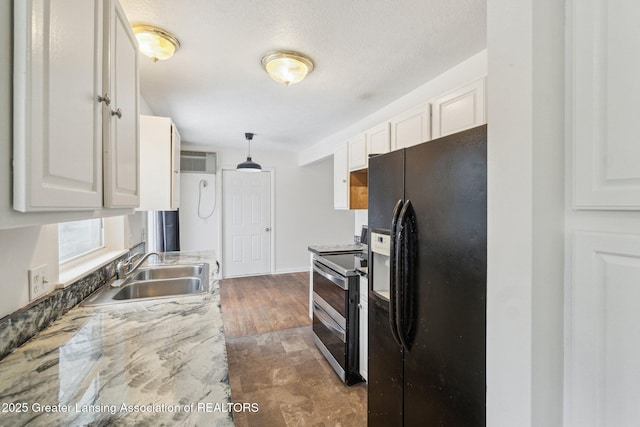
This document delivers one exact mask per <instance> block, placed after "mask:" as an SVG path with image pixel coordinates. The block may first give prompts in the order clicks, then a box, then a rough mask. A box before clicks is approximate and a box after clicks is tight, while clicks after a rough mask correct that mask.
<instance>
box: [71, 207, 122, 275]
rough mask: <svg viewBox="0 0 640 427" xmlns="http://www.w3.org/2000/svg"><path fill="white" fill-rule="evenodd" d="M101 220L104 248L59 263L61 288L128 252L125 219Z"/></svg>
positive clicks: (111, 218) (107, 218) (119, 217)
mask: <svg viewBox="0 0 640 427" xmlns="http://www.w3.org/2000/svg"><path fill="white" fill-rule="evenodd" d="M88 219H90V218H88ZM101 219H102V233H103V238H102V243H103V246H102V247H101V248H96V249H94V250H91V251H89V252H86V253H84V254H82V255H78V256H76V257H74V258H71V259H69V260H66V261H63V262H59V264H58V267H59V269H60V270H59V283H60V285H59V286H60V287H65V286H67V285H69V284H71V283H73V282H74V281H76V280H78V279H79V278H81V277H83V276H85V275H86V274H87V273H90V272H92V271H95V270H96V269H98V268H100V267H102V266H104V265H106V264H108V263H109V262H111V261H113V260H115V259H117V258H119V257H120V256H122V255H124V254H126V253H127V252H128V248H127V247H126V245H125V242H124V240H125V232H124V231H125V217H124V216H116V217H105V218H101ZM58 260H59V256H58Z"/></svg>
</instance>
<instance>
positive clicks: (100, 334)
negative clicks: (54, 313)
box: [0, 252, 233, 426]
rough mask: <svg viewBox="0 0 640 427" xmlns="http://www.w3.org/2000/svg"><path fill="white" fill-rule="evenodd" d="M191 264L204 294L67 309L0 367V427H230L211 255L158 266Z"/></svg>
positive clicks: (171, 258) (169, 259)
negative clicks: (202, 269) (204, 271)
mask: <svg viewBox="0 0 640 427" xmlns="http://www.w3.org/2000/svg"><path fill="white" fill-rule="evenodd" d="M152 260H153V258H152ZM198 262H208V263H209V264H210V266H211V269H210V271H211V280H210V287H209V292H208V293H206V294H200V295H192V296H184V297H176V298H168V299H157V300H147V301H139V302H126V303H119V304H113V305H107V306H100V307H81V306H76V307H75V308H73V309H72V310H70V311H69V312H68V313H67V314H65V315H64V316H62V317H61V318H60V319H58V320H57V321H56V322H54V323H53V324H52V325H51V326H50V327H48V328H46V329H45V330H43V331H42V332H40V333H39V334H38V335H37V336H36V337H34V338H33V339H32V340H31V341H29V342H27V343H26V344H24V345H23V346H22V347H20V348H18V349H17V350H15V351H14V352H13V353H11V354H9V355H8V356H7V357H5V358H4V359H3V360H2V361H0V405H1V406H0V411H1V412H2V414H1V415H0V417H1V418H0V419H1V420H2V422H0V424H2V425H12V426H19V425H26V424H29V425H110V426H111V425H134V424H135V425H149V426H151V425H154V426H155V425H176V424H180V425H207V426H232V425H233V421H232V416H231V412H230V409H231V407H232V405H231V403H230V402H231V392H230V388H229V381H228V370H227V356H226V349H225V340H224V333H223V332H224V331H223V323H222V313H221V311H220V294H219V288H218V282H217V280H216V278H215V277H214V274H213V271H214V269H215V256H214V254H213V253H212V252H193V253H168V254H166V256H165V260H164V261H163V262H161V263H162V264H185V263H198ZM153 263H154V262H151V263H150V264H153Z"/></svg>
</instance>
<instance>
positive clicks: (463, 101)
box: [431, 78, 487, 139]
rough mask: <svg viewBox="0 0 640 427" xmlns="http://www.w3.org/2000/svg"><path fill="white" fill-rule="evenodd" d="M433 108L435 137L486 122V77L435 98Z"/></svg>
mask: <svg viewBox="0 0 640 427" xmlns="http://www.w3.org/2000/svg"><path fill="white" fill-rule="evenodd" d="M432 108H433V121H432V128H431V129H432V137H433V138H434V139H435V138H440V137H442V136H446V135H450V134H452V133H456V132H460V131H462V130H465V129H470V128H473V127H476V126H480V125H483V124H485V123H486V122H487V119H486V113H485V79H484V78H483V79H478V80H476V81H474V82H472V83H469V84H468V85H465V86H463V87H460V88H458V89H455V90H453V91H451V92H449V93H446V94H445V95H443V96H441V97H439V98H437V99H435V100H434V101H433V102H432Z"/></svg>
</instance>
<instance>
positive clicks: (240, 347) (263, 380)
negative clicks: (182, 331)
mask: <svg viewBox="0 0 640 427" xmlns="http://www.w3.org/2000/svg"><path fill="white" fill-rule="evenodd" d="M220 296H221V305H222V316H223V318H224V328H225V337H226V342H227V359H228V361H229V382H230V384H231V398H232V400H233V402H239V403H240V402H241V403H257V404H258V407H259V410H258V411H257V412H238V413H235V414H234V422H235V425H236V426H238V427H245V426H264V427H271V426H273V427H279V426H318V427H323V426H332V427H333V426H342V427H351V426H353V427H359V426H366V424H367V391H366V386H365V385H364V384H360V385H355V386H352V387H346V386H345V385H344V384H343V383H342V382H341V381H340V379H339V378H338V376H337V375H336V374H335V372H334V371H333V370H332V369H331V367H330V366H329V364H328V363H327V361H326V360H325V359H324V358H323V356H322V354H320V352H319V351H318V349H317V348H316V347H315V345H314V343H313V339H312V331H311V319H309V315H308V306H309V302H308V301H309V275H308V274H307V273H292V274H282V275H269V276H256V277H248V278H237V279H224V280H222V281H221V282H220Z"/></svg>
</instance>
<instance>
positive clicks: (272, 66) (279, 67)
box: [262, 50, 313, 86]
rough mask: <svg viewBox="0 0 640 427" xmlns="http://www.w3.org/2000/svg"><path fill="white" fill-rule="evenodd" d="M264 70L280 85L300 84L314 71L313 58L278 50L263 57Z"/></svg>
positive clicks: (290, 51)
mask: <svg viewBox="0 0 640 427" xmlns="http://www.w3.org/2000/svg"><path fill="white" fill-rule="evenodd" d="M262 68H264V70H265V71H266V72H267V74H269V76H271V78H272V79H273V80H275V81H277V82H278V83H284V84H285V85H287V86H289V85H290V84H294V83H298V82H300V81H302V79H304V78H305V77H306V76H307V74H309V73H310V72H311V71H313V62H312V61H311V58H309V57H308V56H306V55H303V54H301V53H299V52H294V51H292V50H276V51H273V52H269V53H267V54H266V55H265V56H263V57H262Z"/></svg>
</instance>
